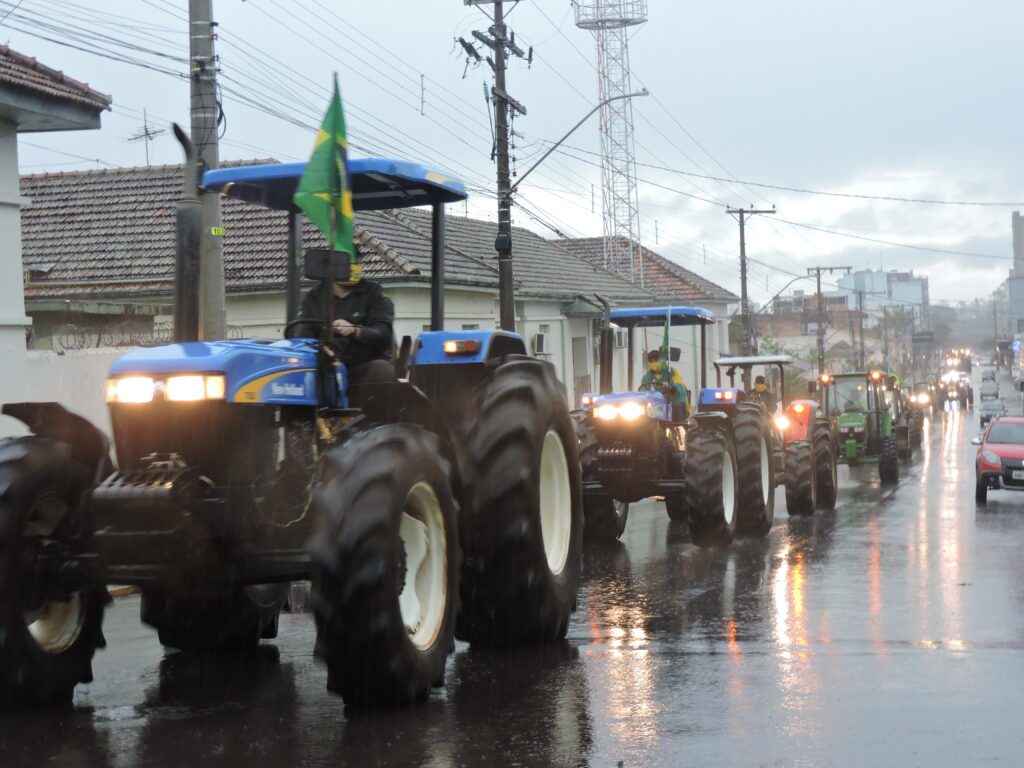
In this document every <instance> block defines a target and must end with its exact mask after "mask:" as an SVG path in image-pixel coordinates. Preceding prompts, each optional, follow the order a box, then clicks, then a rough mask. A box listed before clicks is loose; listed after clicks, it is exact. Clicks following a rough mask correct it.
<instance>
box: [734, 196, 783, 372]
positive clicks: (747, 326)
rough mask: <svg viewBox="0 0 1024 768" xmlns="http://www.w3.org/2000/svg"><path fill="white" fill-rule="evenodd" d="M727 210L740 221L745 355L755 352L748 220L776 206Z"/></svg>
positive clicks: (741, 311)
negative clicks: (748, 289)
mask: <svg viewBox="0 0 1024 768" xmlns="http://www.w3.org/2000/svg"><path fill="white" fill-rule="evenodd" d="M725 212H726V213H728V214H730V215H736V216H738V217H739V222H740V318H741V319H742V321H743V339H742V343H741V346H740V349H741V352H742V354H744V355H750V354H753V347H754V344H753V340H754V330H753V327H752V326H751V319H750V301H749V299H748V298H747V235H746V221H747V217H748V216H754V215H755V214H773V213H775V207H774V206H773V207H772V209H771V210H767V209H764V210H757V209H754V208H726V209H725Z"/></svg>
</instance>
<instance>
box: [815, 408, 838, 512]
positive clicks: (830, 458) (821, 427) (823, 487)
mask: <svg viewBox="0 0 1024 768" xmlns="http://www.w3.org/2000/svg"><path fill="white" fill-rule="evenodd" d="M813 436H814V444H813V446H814V469H815V474H816V475H817V477H816V478H815V480H816V481H817V486H818V488H817V491H818V498H817V507H818V509H835V508H836V498H837V496H838V495H839V478H838V476H837V470H836V449H835V443H834V442H833V441H832V430H831V429H830V428H829V426H828V424H816V425H815V427H814V432H813Z"/></svg>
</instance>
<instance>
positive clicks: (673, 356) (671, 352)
mask: <svg viewBox="0 0 1024 768" xmlns="http://www.w3.org/2000/svg"><path fill="white" fill-rule="evenodd" d="M682 357H683V350H681V349H680V348H679V347H669V348H668V359H669V360H671V361H672V362H673V363H678V362H679V361H680V360H681V359H682Z"/></svg>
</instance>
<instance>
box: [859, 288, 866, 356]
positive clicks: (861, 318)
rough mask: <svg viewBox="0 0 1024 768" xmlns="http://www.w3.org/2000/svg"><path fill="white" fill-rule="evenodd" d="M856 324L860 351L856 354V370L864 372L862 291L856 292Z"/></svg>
mask: <svg viewBox="0 0 1024 768" xmlns="http://www.w3.org/2000/svg"><path fill="white" fill-rule="evenodd" d="M857 322H858V323H860V351H859V352H858V354H857V368H859V369H860V370H862V371H863V370H864V366H865V365H866V361H865V359H864V291H857Z"/></svg>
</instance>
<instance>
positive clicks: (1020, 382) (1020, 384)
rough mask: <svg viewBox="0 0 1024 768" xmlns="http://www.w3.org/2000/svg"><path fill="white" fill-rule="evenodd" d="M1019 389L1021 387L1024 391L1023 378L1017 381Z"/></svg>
mask: <svg viewBox="0 0 1024 768" xmlns="http://www.w3.org/2000/svg"><path fill="white" fill-rule="evenodd" d="M1017 389H1019V390H1020V391H1021V392H1024V379H1021V380H1020V381H1018V382H1017Z"/></svg>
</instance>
